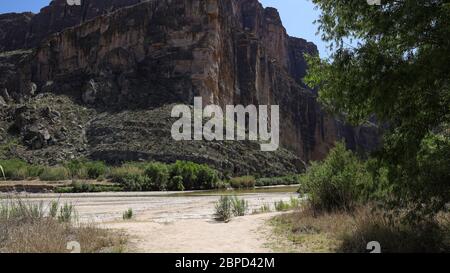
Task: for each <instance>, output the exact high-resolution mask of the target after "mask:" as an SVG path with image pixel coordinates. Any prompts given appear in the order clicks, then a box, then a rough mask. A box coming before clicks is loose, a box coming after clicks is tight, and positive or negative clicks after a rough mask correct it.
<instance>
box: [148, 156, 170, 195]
mask: <svg viewBox="0 0 450 273" xmlns="http://www.w3.org/2000/svg"><path fill="white" fill-rule="evenodd" d="M145 175H146V176H147V177H148V178H149V179H150V183H151V189H149V190H161V191H165V190H167V188H168V185H167V184H168V182H169V168H168V167H167V165H166V164H162V163H150V164H149V165H148V166H147V167H146V168H145Z"/></svg>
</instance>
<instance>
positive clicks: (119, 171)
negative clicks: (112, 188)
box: [109, 164, 144, 183]
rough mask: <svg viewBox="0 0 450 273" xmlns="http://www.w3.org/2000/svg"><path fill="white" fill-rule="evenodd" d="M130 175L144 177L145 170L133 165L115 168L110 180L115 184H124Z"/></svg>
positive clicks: (110, 174)
mask: <svg viewBox="0 0 450 273" xmlns="http://www.w3.org/2000/svg"><path fill="white" fill-rule="evenodd" d="M128 175H144V170H143V169H140V168H138V167H135V166H131V165H127V164H126V165H123V166H121V167H116V168H113V169H112V170H111V171H110V173H109V178H111V180H112V181H113V182H115V183H123V180H124V177H126V176H128Z"/></svg>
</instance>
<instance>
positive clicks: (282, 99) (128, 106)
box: [0, 0, 377, 175]
mask: <svg viewBox="0 0 450 273" xmlns="http://www.w3.org/2000/svg"><path fill="white" fill-rule="evenodd" d="M33 22H34V23H33ZM0 26H2V28H1V29H5V31H2V32H0V42H1V43H0V44H1V45H0V49H1V50H3V51H4V52H3V53H0V72H2V74H1V75H0V88H1V89H0V91H1V92H2V93H0V95H1V96H2V98H0V104H2V100H3V101H4V102H5V103H4V105H8V106H4V108H5V109H6V108H7V109H9V110H8V111H6V110H3V111H4V112H7V113H5V114H2V116H3V120H4V125H2V126H12V127H14V128H15V130H11V129H10V130H6V129H7V128H3V132H4V133H2V132H0V134H3V135H2V136H1V137H2V138H3V139H9V138H14V136H16V137H19V138H20V142H21V145H23V149H22V150H23V152H22V153H19V154H20V155H21V156H22V157H25V158H26V159H28V160H39V161H42V160H44V161H49V158H48V157H46V156H45V155H44V154H43V151H45V150H46V149H52V148H51V147H53V148H55V147H59V146H61V145H63V144H61V143H65V144H68V145H69V144H70V145H71V146H72V148H70V149H69V148H67V149H68V150H67V151H69V152H67V153H63V154H61V155H60V156H59V157H60V158H59V159H58V161H59V160H66V159H67V157H70V156H79V155H84V156H88V157H91V158H95V159H102V160H108V161H120V160H136V159H158V160H165V161H173V160H175V159H177V158H178V159H190V160H193V161H201V162H210V163H211V162H212V163H213V164H214V165H216V166H226V167H223V169H227V170H229V171H231V172H236V173H246V172H250V171H255V170H260V169H261V168H268V166H267V165H270V164H273V165H279V168H278V167H277V168H275V169H276V170H275V169H274V170H271V171H268V172H267V173H265V175H275V174H282V173H283V172H284V173H285V172H293V171H298V170H300V169H302V167H303V164H302V163H301V162H302V161H309V160H317V159H321V158H323V157H324V156H325V155H326V153H327V151H328V150H329V149H330V148H331V147H332V146H333V144H334V142H335V141H336V140H339V139H341V138H344V139H345V140H346V142H347V144H348V146H349V147H350V148H353V149H358V150H368V149H370V148H373V147H374V146H375V145H376V141H377V138H376V134H375V129H374V128H369V127H364V128H352V127H350V126H346V125H344V124H342V123H341V122H339V121H338V120H337V119H335V118H334V117H332V116H329V115H327V114H326V113H325V112H324V111H322V110H321V108H320V106H319V104H318V103H317V101H316V94H315V92H314V91H312V90H309V89H308V88H306V87H305V86H304V85H303V84H302V82H301V79H302V77H303V76H304V75H305V73H306V62H305V60H304V56H303V54H304V53H308V54H317V48H316V47H315V45H314V44H312V43H309V42H307V41H305V40H303V39H299V38H294V37H290V36H288V35H287V33H286V30H285V29H284V27H283V25H282V23H281V20H280V16H279V14H278V12H277V11H276V10H275V9H273V8H263V7H262V6H261V4H260V3H259V2H258V1H257V0H239V1H238V0H172V1H168V0H151V1H137V0H121V1H119V0H110V1H106V0H90V1H88V0H86V1H84V2H83V5H82V6H80V7H69V6H67V5H65V1H64V0H56V1H53V2H52V3H51V5H50V6H49V7H46V8H44V9H43V10H41V13H39V14H37V15H30V14H9V15H1V16H0ZM3 26H8V27H7V28H3ZM14 29H23V30H26V31H23V33H24V35H25V37H22V36H20V35H19V34H17V35H18V36H17V37H16V38H14V39H10V38H9V39H8V38H7V37H11V35H12V34H11V30H12V32H14V31H13V30H14ZM19 49H20V50H19ZM25 49H27V50H25ZM11 50H14V51H13V52H11ZM45 93H50V95H51V96H56V97H54V99H56V100H58V97H59V99H60V100H64V101H66V102H65V103H66V104H67V103H69V102H68V101H70V104H73V107H74V108H78V107H81V108H82V109H85V111H92V113H90V114H89V117H90V119H89V120H85V119H83V118H77V114H74V116H73V117H69V116H66V115H67V113H66V112H65V111H64V110H63V111H58V113H59V114H60V116H61V118H59V119H60V120H67V121H68V122H69V123H70V122H72V121H75V122H77V123H80V124H78V125H77V126H79V132H78V130H76V128H75V127H74V128H75V129H74V130H75V131H73V132H72V131H70V128H66V130H68V131H69V132H66V134H69V135H70V134H81V136H80V138H78V140H77V141H75V140H65V141H63V142H61V141H51V139H60V137H58V136H56V134H57V132H60V129H61V128H59V129H54V127H55V126H54V124H52V123H51V122H41V121H42V119H38V120H36V121H32V122H31V124H26V125H24V124H22V122H21V121H20V120H21V118H20V113H21V111H22V112H27V111H35V110H34V109H33V110H29V109H28V108H30V107H31V106H30V105H33V103H35V102H36V101H39V100H42V96H44V95H43V94H45ZM36 96H38V98H36ZM194 96H202V97H203V101H204V103H214V104H219V105H222V106H224V105H227V104H244V105H247V104H256V105H258V104H277V105H280V109H281V113H280V114H281V119H280V123H281V133H280V135H281V142H282V145H283V147H284V148H285V149H286V150H285V149H281V150H280V151H278V152H276V153H266V154H264V153H261V152H259V151H257V150H258V145H254V143H203V142H200V143H194V142H192V143H176V142H174V141H171V138H170V134H169V131H168V130H160V129H161V128H160V127H161V126H162V125H161V124H166V122H167V120H168V118H169V117H170V116H169V114H168V113H169V112H170V111H166V110H165V109H167V107H168V105H170V104H173V103H192V101H193V97H194ZM61 97H62V98H64V99H61ZM8 101H9V103H8ZM18 103H19V104H20V105H18ZM62 103H63V102H62ZM42 105H43V104H40V105H39V106H42ZM24 107H25V108H26V109H25V110H26V111H25V110H24V109H23V108H24ZM52 107H55V106H52V105H50V108H52ZM20 109H22V110H20ZM51 110H52V109H50V110H45V111H46V113H48V112H49V111H50V112H51ZM18 112H19V114H18ZM41 112H42V111H41ZM82 112H83V111H82ZM86 113H87V112H86ZM162 113H167V114H162ZM36 115H37V114H36V113H35V112H30V114H29V116H32V117H36ZM80 115H81V114H80ZM149 117H151V119H148V118H149ZM18 119H19V121H17V120H18ZM159 121H164V122H162V123H160V122H159ZM29 123H30V122H29ZM64 124H66V122H62V123H61V124H60V125H58V126H60V127H70V126H65V125H64ZM58 126H56V127H58ZM162 127H164V126H162ZM30 128H31V129H32V130H31V129H30ZM164 128H165V127H164ZM55 130H56V131H55ZM30 131H31V134H32V136H33V137H34V138H37V139H44V141H39V142H43V143H39V144H37V146H36V144H30V143H32V141H31V142H30V140H29V137H28V138H27V137H26V135H27V134H29V133H30ZM14 134H15V135H14ZM33 137H32V139H33ZM65 144H64V145H65ZM70 145H69V146H70ZM205 147H206V148H205ZM55 150H58V149H55ZM62 150H64V149H59V150H58V151H62ZM50 161H51V160H50ZM275 162H276V163H275ZM240 165H241V166H245V167H242V168H241V167H239V166H240ZM283 166H285V167H283Z"/></svg>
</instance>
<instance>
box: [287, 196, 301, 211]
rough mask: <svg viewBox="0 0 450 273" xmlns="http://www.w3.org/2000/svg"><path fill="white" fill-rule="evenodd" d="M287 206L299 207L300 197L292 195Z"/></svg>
mask: <svg viewBox="0 0 450 273" xmlns="http://www.w3.org/2000/svg"><path fill="white" fill-rule="evenodd" d="M289 206H290V207H291V208H293V209H294V208H298V207H300V199H299V198H298V197H294V196H292V197H291V199H290V202H289Z"/></svg>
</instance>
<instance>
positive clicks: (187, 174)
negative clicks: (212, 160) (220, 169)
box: [170, 161, 219, 190]
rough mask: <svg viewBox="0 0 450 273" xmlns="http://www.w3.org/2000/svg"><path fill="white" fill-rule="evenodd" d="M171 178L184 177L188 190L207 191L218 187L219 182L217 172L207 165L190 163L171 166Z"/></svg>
mask: <svg viewBox="0 0 450 273" xmlns="http://www.w3.org/2000/svg"><path fill="white" fill-rule="evenodd" d="M170 176H171V177H174V176H181V177H183V185H184V188H185V189H186V190H207V189H213V188H215V187H216V185H217V182H218V181H219V176H218V174H217V171H215V170H213V169H211V168H210V167H209V166H207V165H202V164H196V163H194V162H188V161H177V162H176V163H175V164H172V165H171V166H170Z"/></svg>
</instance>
